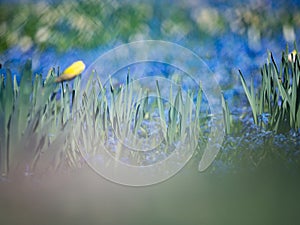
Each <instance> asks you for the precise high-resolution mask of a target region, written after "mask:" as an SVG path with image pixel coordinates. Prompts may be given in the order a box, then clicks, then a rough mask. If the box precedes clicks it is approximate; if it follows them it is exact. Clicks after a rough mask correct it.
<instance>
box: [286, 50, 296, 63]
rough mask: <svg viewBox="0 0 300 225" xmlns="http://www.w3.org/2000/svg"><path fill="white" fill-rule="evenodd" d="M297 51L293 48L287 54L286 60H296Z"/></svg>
mask: <svg viewBox="0 0 300 225" xmlns="http://www.w3.org/2000/svg"><path fill="white" fill-rule="evenodd" d="M296 55H297V51H296V50H294V51H292V52H291V53H290V54H289V55H288V60H289V61H290V62H291V63H293V62H295V60H296Z"/></svg>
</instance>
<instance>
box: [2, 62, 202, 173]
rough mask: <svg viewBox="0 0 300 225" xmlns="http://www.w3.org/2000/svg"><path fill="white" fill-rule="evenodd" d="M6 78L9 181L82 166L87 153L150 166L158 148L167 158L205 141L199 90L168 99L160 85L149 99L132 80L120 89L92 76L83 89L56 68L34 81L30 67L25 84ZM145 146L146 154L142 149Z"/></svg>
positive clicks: (4, 110)
mask: <svg viewBox="0 0 300 225" xmlns="http://www.w3.org/2000/svg"><path fill="white" fill-rule="evenodd" d="M6 73H7V74H6V76H5V77H4V76H2V77H1V83H0V87H1V92H0V125H1V126H0V129H1V137H0V140H1V142H0V143H1V144H0V153H1V155H0V159H1V173H2V175H3V176H7V175H8V174H10V173H12V172H13V171H19V172H20V171H21V172H25V174H27V175H29V174H32V173H33V172H34V171H39V172H41V171H42V172H46V171H49V170H50V171H56V170H59V169H60V168H65V167H71V168H73V167H80V166H81V165H82V163H83V156H82V154H87V155H89V156H95V155H96V154H98V153H99V151H101V149H103V148H106V149H108V151H110V153H111V154H112V155H114V157H115V158H117V159H121V158H124V157H127V158H130V157H131V158H132V159H133V161H134V162H135V163H137V164H139V165H145V164H147V163H149V162H147V160H146V158H147V157H148V158H149V154H152V156H151V157H154V155H155V154H156V152H157V151H158V150H159V151H160V152H163V153H164V154H165V155H169V154H171V153H172V151H173V150H174V149H176V146H182V145H184V146H185V147H186V148H193V149H195V148H196V146H197V144H198V140H199V138H200V135H202V134H201V131H200V129H201V128H200V126H201V123H202V122H203V120H200V117H199V113H200V106H201V100H202V90H201V89H199V90H198V91H197V92H196V93H195V91H188V92H187V93H185V92H183V90H181V89H180V88H177V87H176V90H174V91H173V90H172V89H173V88H171V90H170V97H169V99H163V97H162V96H161V91H160V86H159V83H158V81H156V89H155V90H152V93H151V92H149V90H143V89H142V88H141V87H139V85H138V83H134V85H133V81H131V80H130V77H129V74H128V76H127V81H126V83H125V84H122V85H121V86H119V87H115V86H114V85H113V84H112V81H110V84H109V85H108V87H107V86H104V85H103V84H102V83H101V81H100V80H99V78H98V76H97V75H96V74H92V75H91V76H90V78H89V80H88V83H87V86H86V88H85V89H84V90H81V89H80V82H81V77H80V76H79V77H76V78H75V79H74V82H73V83H72V84H71V83H55V79H56V78H57V76H58V73H57V74H56V73H55V70H54V69H51V70H50V71H49V74H48V75H47V77H46V79H45V80H44V81H43V80H42V76H41V75H36V76H35V77H34V79H33V77H32V76H33V75H32V72H31V62H30V61H28V62H27V63H26V65H25V67H24V68H23V72H22V76H21V77H22V79H21V81H20V84H18V83H17V82H16V77H15V76H14V77H12V74H11V73H10V70H9V69H7V70H6ZM95 80H96V82H94V81H95ZM174 89H175V86H174ZM194 95H196V96H197V98H196V105H195V104H194V103H193V100H191V99H193V98H194ZM172 96H173V97H172ZM154 131H157V132H154ZM144 148H146V149H148V150H149V152H150V153H149V154H148V153H147V154H148V155H147V154H145V153H144V152H143V151H136V149H144ZM125 150H126V151H125ZM150 150H151V151H150Z"/></svg>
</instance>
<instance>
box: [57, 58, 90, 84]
mask: <svg viewBox="0 0 300 225" xmlns="http://www.w3.org/2000/svg"><path fill="white" fill-rule="evenodd" d="M84 69H85V64H84V63H83V62H82V61H76V62H74V63H72V65H70V66H69V67H68V68H66V69H65V70H64V71H63V72H62V74H61V75H60V76H59V77H58V78H56V80H55V82H61V81H65V80H71V79H73V78H75V77H76V76H78V75H79V74H81V73H82V72H83V71H84Z"/></svg>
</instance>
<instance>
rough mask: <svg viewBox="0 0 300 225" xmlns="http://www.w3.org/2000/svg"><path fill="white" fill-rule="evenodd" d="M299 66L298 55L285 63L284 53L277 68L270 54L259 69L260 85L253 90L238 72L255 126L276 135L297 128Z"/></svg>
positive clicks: (299, 94)
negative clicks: (271, 131) (272, 131)
mask: <svg viewBox="0 0 300 225" xmlns="http://www.w3.org/2000/svg"><path fill="white" fill-rule="evenodd" d="M299 70H300V65H299V55H298V54H296V56H295V60H294V61H290V60H288V50H286V52H283V54H282V59H281V64H280V67H279V68H278V67H277V65H276V63H275V60H274V58H273V56H272V54H271V53H270V54H269V59H268V63H266V64H265V65H264V66H263V67H262V68H261V78H262V79H261V83H260V86H259V87H257V88H256V89H255V88H254V85H253V81H251V85H250V86H251V87H250V90H249V88H248V86H247V84H246V81H245V79H244V76H243V75H242V73H241V71H240V79H241V82H242V85H243V88H244V91H245V93H246V96H247V99H248V101H249V103H250V106H251V109H252V113H253V119H254V123H255V124H257V125H259V126H262V127H265V128H267V129H270V130H274V131H275V132H285V131H288V130H290V129H293V130H295V131H299V129H300V97H299V96H300V81H299V80H300V72H299Z"/></svg>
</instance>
